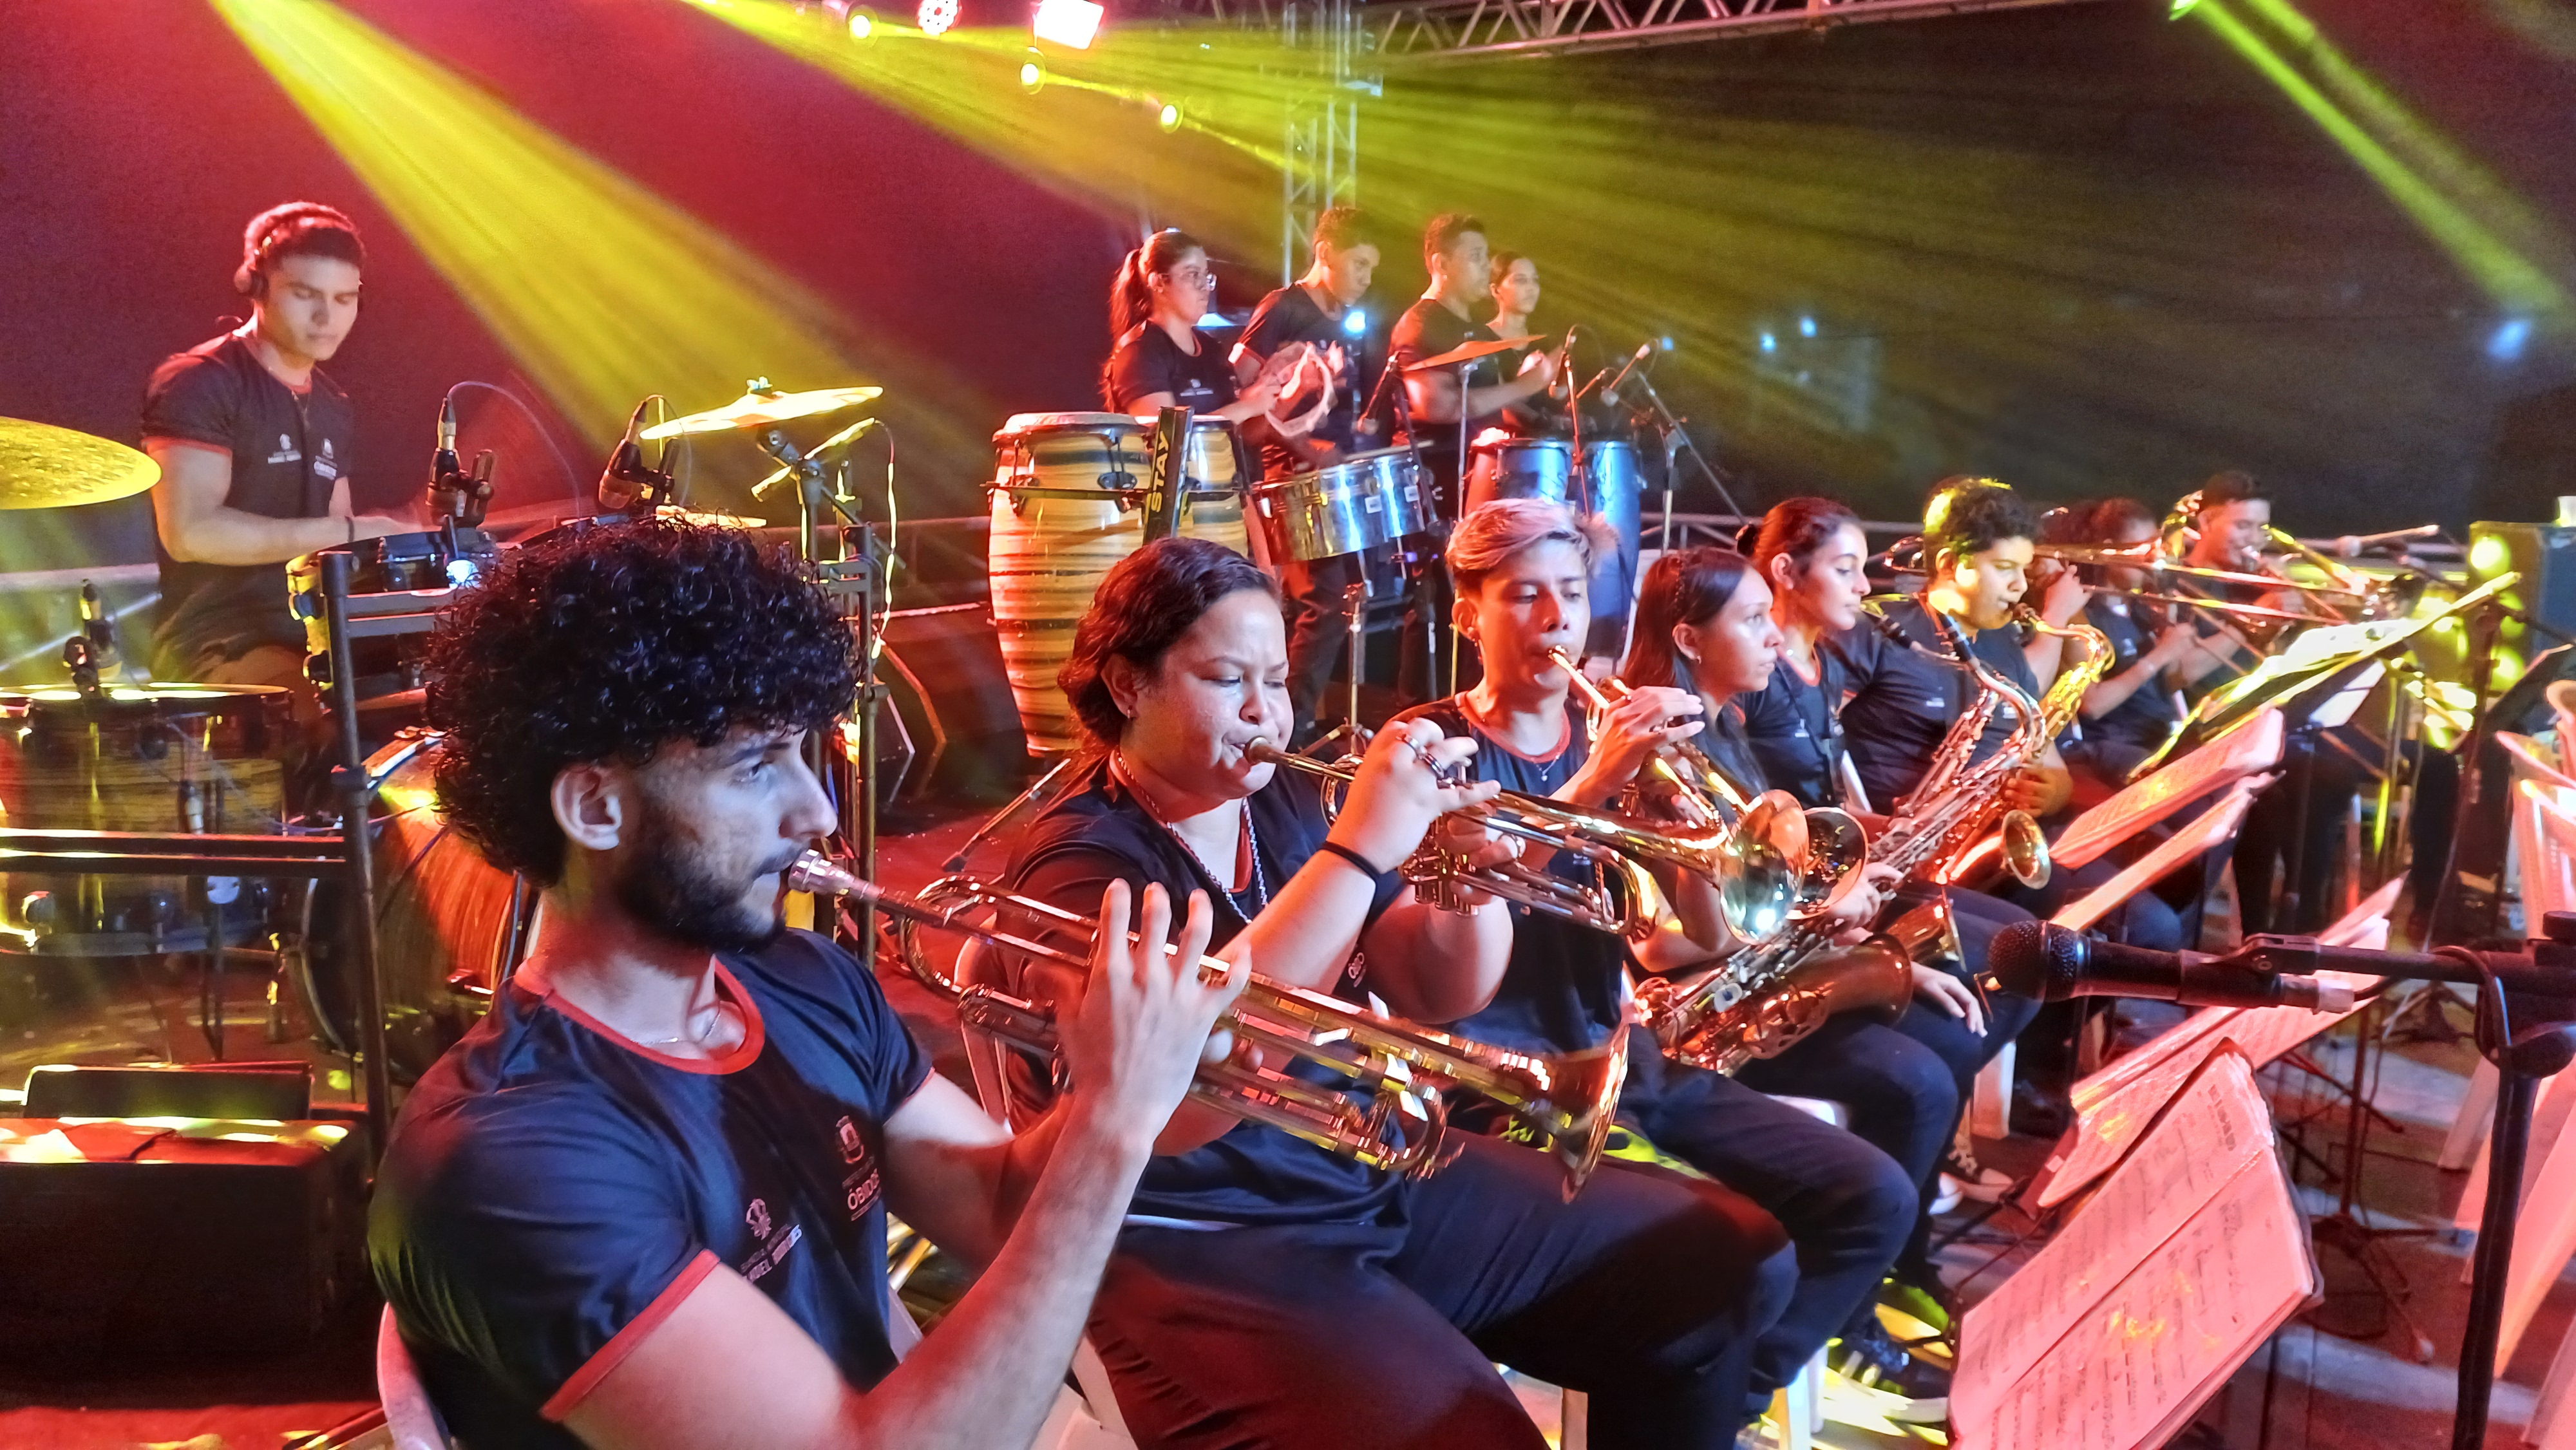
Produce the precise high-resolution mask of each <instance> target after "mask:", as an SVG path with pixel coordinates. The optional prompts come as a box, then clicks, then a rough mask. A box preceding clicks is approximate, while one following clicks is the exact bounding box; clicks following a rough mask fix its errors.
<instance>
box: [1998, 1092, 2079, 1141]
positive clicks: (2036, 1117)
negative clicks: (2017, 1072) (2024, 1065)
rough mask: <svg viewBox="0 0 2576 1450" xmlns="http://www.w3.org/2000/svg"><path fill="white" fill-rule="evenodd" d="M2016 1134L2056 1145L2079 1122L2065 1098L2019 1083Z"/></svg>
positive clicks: (2014, 1102)
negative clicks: (2075, 1122)
mask: <svg viewBox="0 0 2576 1450" xmlns="http://www.w3.org/2000/svg"><path fill="white" fill-rule="evenodd" d="M2011 1120H2012V1130H2013V1131H2014V1132H2016V1133H2021V1134H2024V1135H2026V1136H2029V1137H2033V1138H2045V1139H2047V1140H2049V1141H2050V1142H2052V1143H2053V1142H2055V1141H2057V1140H2058V1139H2059V1138H2062V1137H2064V1136H2066V1130H2067V1128H2068V1127H2069V1126H2070V1125H2072V1124H2073V1123H2074V1121H2075V1113H2074V1109H2073V1108H2072V1107H2071V1106H2070V1105H2069V1104H2068V1103H2067V1101H2066V1100H2065V1098H2064V1097H2062V1096H2060V1095H2056V1094H2051V1093H2044V1092H2041V1091H2040V1090H2039V1089H2037V1088H2034V1087H2032V1086H2031V1085H2030V1084H2029V1083H2028V1082H2016V1083H2014V1084H2013V1090H2012V1114H2011Z"/></svg>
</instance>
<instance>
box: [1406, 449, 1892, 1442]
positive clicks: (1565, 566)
mask: <svg viewBox="0 0 2576 1450" xmlns="http://www.w3.org/2000/svg"><path fill="white" fill-rule="evenodd" d="M1601 547H1606V543H1605V542H1604V541H1601V540H1597V539H1595V538H1594V537H1593V536H1592V535H1591V534H1590V533H1588V532H1587V531H1586V529H1585V527H1584V526H1583V525H1581V524H1579V523H1577V522H1576V520H1575V519H1574V517H1573V516H1572V515H1571V514H1570V513H1568V512H1567V511H1566V510H1565V508H1564V507H1563V506H1562V505H1559V504H1555V503H1550V502H1547V501H1544V500H1540V499H1499V500H1494V501H1492V502H1488V503H1486V504H1483V505H1481V506H1480V507H1478V508H1477V509H1475V510H1474V511H1473V512H1472V513H1470V514H1469V515H1468V516H1467V518H1466V520H1465V521H1464V522H1462V523H1461V524H1460V525H1459V527H1458V530H1457V532H1456V533H1454V534H1453V535H1452V536H1451V538H1450V541H1449V555H1448V562H1449V571H1450V576H1451V578H1452V580H1453V581H1454V583H1455V584H1456V586H1457V594H1458V623H1459V628H1460V630H1461V631H1462V632H1463V633H1464V634H1465V636H1466V638H1467V639H1468V640H1470V641H1471V642H1473V644H1474V645H1475V647H1476V650H1477V652H1478V654H1479V655H1480V656H1481V657H1482V659H1483V661H1484V678H1483V680H1482V681H1481V682H1480V683H1479V684H1477V686H1476V687H1475V688H1474V689H1472V690H1470V691H1468V692H1466V693H1464V694H1461V695H1457V696H1454V697H1452V698H1450V699H1447V700H1442V701H1437V702H1435V703H1433V704H1430V705H1426V706H1423V707H1421V708H1420V709H1418V710H1416V711H1413V712H1411V713H1410V714H1408V715H1407V716H1405V717H1402V719H1403V722H1404V725H1405V727H1406V728H1416V729H1418V728H1421V727H1422V725H1423V724H1424V723H1425V722H1428V723H1430V724H1434V725H1437V726H1438V727H1439V728H1440V730H1441V732H1442V735H1443V736H1444V738H1446V737H1449V736H1454V735H1464V736H1467V737H1468V738H1470V739H1473V740H1474V741H1475V742H1476V751H1475V754H1474V755H1473V756H1472V757H1471V761H1472V764H1473V766H1474V768H1475V770H1476V772H1477V774H1478V775H1479V776H1481V777H1482V778H1484V779H1486V780H1490V781H1500V782H1502V783H1503V784H1504V785H1505V786H1507V787H1508V788H1510V789H1512V790H1514V791H1518V792H1522V793H1525V794H1530V795H1543V796H1553V797H1555V798H1557V799H1559V800H1563V801H1568V802H1571V803H1573V804H1576V805H1581V806H1602V805H1606V804H1608V803H1610V802H1611V801H1613V800H1615V799H1617V798H1618V797H1620V796H1621V795H1622V794H1623V793H1625V792H1626V791H1627V790H1628V788H1629V786H1630V784H1631V783H1632V782H1633V781H1635V780H1636V779H1637V777H1638V775H1639V773H1640V771H1641V770H1642V769H1643V768H1644V767H1645V765H1646V763H1647V762H1648V761H1649V760H1651V759H1653V758H1655V755H1656V752H1657V751H1658V750H1660V749H1662V748H1663V747H1665V746H1667V745H1669V744H1671V743H1673V742H1675V741H1678V740H1682V739H1685V738H1688V737H1689V736H1691V735H1693V734H1695V733H1696V732H1697V731H1698V729H1699V716H1700V714H1701V709H1702V707H1701V703H1700V701H1699V699H1698V698H1697V697H1696V696H1694V695H1692V694H1690V693H1689V692H1687V691H1683V690H1675V689H1669V688H1649V689H1639V690H1637V691H1635V692H1633V693H1631V694H1630V695H1628V696H1627V697H1626V698H1625V699H1623V700H1621V701H1619V702H1618V703H1617V704H1616V705H1614V706H1613V707H1612V708H1610V709H1609V710H1608V711H1606V712H1605V714H1604V716H1603V718H1602V719H1601V720H1600V721H1599V722H1598V724H1597V726H1596V727H1594V729H1596V730H1597V734H1596V733H1593V731H1592V730H1587V726H1586V722H1585V720H1584V716H1583V710H1582V708H1581V706H1580V703H1579V702H1578V701H1577V700H1575V699H1574V698H1573V696H1572V695H1571V694H1570V693H1569V691H1570V689H1571V685H1572V680H1571V677H1570V675H1569V673H1568V671H1567V670H1566V669H1565V667H1564V666H1563V665H1562V664H1561V663H1560V662H1559V661H1558V660H1557V659H1556V658H1555V652H1557V651H1565V650H1573V649H1577V648H1580V647H1581V644H1582V642H1583V639H1584V635H1585V632H1586V630H1587V628H1588V627H1589V625H1590V622H1591V607H1590V601H1589V600H1588V599H1587V598H1586V588H1587V585H1588V583H1589V581H1590V579H1591V577H1592V560H1593V555H1594V551H1595V550H1596V549H1597V548H1601ZM1559 869H1564V870H1573V869H1576V868H1575V867H1573V866H1571V865H1570V864H1567V865H1560V867H1559ZM1702 889H1704V888H1702V887H1700V886H1699V885H1697V884H1696V883H1686V882H1683V881H1679V880H1677V881H1676V882H1675V883H1674V890H1675V891H1676V893H1677V894H1678V895H1680V896H1681V897H1683V898H1684V905H1685V906H1686V907H1687V906H1689V905H1690V904H1691V903H1690V902H1689V900H1688V898H1689V897H1691V896H1692V895H1694V894H1696V893H1697V892H1698V891H1700V890H1702ZM1688 914H1690V915H1692V916H1694V917H1696V918H1700V919H1703V920H1706V919H1713V918H1714V916H1715V913H1714V912H1713V911H1705V912H1703V911H1698V910H1692V911H1690V912H1689V913H1688ZM1512 925H1513V934H1512V947H1511V961H1510V964H1509V966H1508V967H1507V969H1506V970H1505V971H1504V973H1503V977H1502V983H1501V987H1500V990H1499V991H1498V992H1497V993H1496V994H1495V997H1494V1001H1493V1003H1492V1005H1491V1006H1488V1007H1486V1008H1485V1009H1484V1010H1483V1011H1481V1012H1478V1013H1475V1014H1474V1015H1472V1016H1469V1017H1467V1018H1466V1019H1465V1020H1464V1021H1462V1022H1460V1023H1459V1024H1458V1026H1457V1030H1458V1031H1460V1032H1461V1033H1463V1034H1465V1035H1466V1036H1469V1037H1472V1038H1476V1039H1477V1040H1479V1041H1487V1042H1495V1043H1500V1044H1503V1045H1507V1046H1520V1047H1524V1048H1527V1049H1530V1050H1533V1051H1546V1052H1563V1051H1569V1050H1575V1049H1580V1048H1586V1047H1592V1046H1596V1045H1598V1044H1601V1043H1604V1042H1611V1041H1616V1040H1619V1039H1620V1037H1621V1035H1622V1034H1626V1037H1627V1041H1628V1042H1629V1043H1630V1045H1631V1050H1630V1076H1629V1088H1628V1093H1627V1095H1626V1096H1625V1097H1624V1098H1623V1099H1622V1104H1621V1106H1622V1112H1621V1122H1622V1124H1623V1125H1626V1126H1629V1127H1631V1129H1632V1130H1633V1132H1634V1133H1635V1134H1636V1135H1637V1136H1638V1137H1640V1138H1642V1139H1651V1140H1652V1145H1653V1146H1652V1147H1647V1146H1645V1145H1644V1144H1643V1143H1642V1142H1640V1143H1638V1144H1637V1145H1635V1146H1636V1150H1637V1151H1640V1152H1643V1153H1646V1154H1652V1153H1653V1152H1654V1151H1655V1149H1660V1150H1662V1151H1663V1152H1665V1153H1669V1154H1671V1155H1673V1157H1675V1158H1677V1159H1679V1160H1681V1161H1682V1162H1683V1163H1686V1164H1688V1165H1689V1166H1690V1167H1691V1168H1693V1169H1696V1170H1698V1171H1699V1172H1701V1173H1704V1174H1706V1175H1707V1176H1709V1177H1710V1178H1713V1179H1714V1180H1716V1182H1717V1183H1719V1184H1723V1185H1725V1186H1726V1187H1727V1188H1729V1189H1732V1190H1734V1191H1735V1192H1736V1193H1740V1194H1743V1195H1745V1196H1746V1197H1749V1198H1751V1199H1752V1200H1754V1201H1755V1202H1757V1203H1760V1204H1761V1205H1762V1206H1763V1207H1764V1208H1766V1209H1768V1210H1769V1211H1770V1212H1771V1214H1772V1215H1773V1216H1774V1217H1776V1218H1778V1219H1779V1220H1780V1222H1781V1225H1782V1226H1783V1227H1785V1228H1786V1229H1787V1230H1788V1232H1789V1236H1790V1237H1791V1239H1793V1240H1794V1241H1795V1243H1796V1245H1797V1282H1796V1290H1795V1293H1794V1294H1793V1296H1792V1297H1791V1298H1790V1300H1789V1303H1788V1306H1787V1309H1786V1311H1785V1312H1783V1313H1782V1314H1781V1315H1780V1317H1779V1319H1778V1321H1777V1322H1776V1323H1774V1324H1773V1325H1771V1326H1770V1328H1769V1330H1768V1332H1767V1333H1765V1334H1763V1335H1762V1337H1761V1339H1760V1341H1759V1342H1758V1343H1757V1344H1756V1346H1755V1349H1754V1359H1753V1372H1752V1383H1751V1389H1752V1396H1751V1397H1750V1398H1749V1399H1748V1401H1747V1402H1746V1405H1745V1406H1744V1412H1745V1413H1747V1414H1751V1413H1757V1412H1758V1410H1759V1407H1760V1405H1761V1403H1762V1402H1764V1401H1767V1400H1768V1398H1769V1396H1770V1392H1771V1391H1772V1390H1773V1389H1775V1388H1777V1387H1779V1386H1780V1385H1783V1384H1785V1383H1786V1382H1787V1381H1788V1379H1789V1378H1790V1377H1792V1376H1793V1375H1795V1374H1796V1372H1797V1370H1798V1367H1799V1366H1800V1365H1802V1364H1804V1363H1805V1362H1806V1361H1807V1360H1808V1359H1809V1358H1811V1357H1812V1356H1813V1355H1814V1354H1815V1353H1816V1351H1817V1350H1819V1349H1821V1348H1823V1347H1824V1345H1825V1342H1826V1340H1827V1339H1828V1338H1829V1337H1830V1336H1831V1335H1833V1334H1834V1333H1835V1331H1837V1330H1838V1329H1840V1328H1841V1327H1842V1325H1843V1324H1844V1322H1845V1321H1846V1320H1848V1319H1849V1318H1851V1317H1852V1314H1853V1311H1854V1310H1855V1309H1856V1308H1857V1307H1858V1306H1859V1305H1860V1304H1862V1303H1863V1302H1864V1301H1865V1300H1867V1298H1868V1297H1869V1295H1870V1292H1871V1291H1872V1290H1873V1289H1874V1288H1875V1287H1876V1286H1877V1284H1878V1282H1879V1278H1880V1276H1881V1275H1882V1274H1884V1273H1885V1272H1886V1269H1887V1266H1888V1264H1889V1262H1890V1261H1891V1260H1892V1259H1894V1257H1895V1255H1896V1251H1897V1249H1898V1247H1899V1246H1900V1245H1901V1244H1902V1242H1903V1240H1904V1237H1905V1233H1906V1230H1907V1228H1908V1226H1909V1225H1910V1224H1911V1223H1912V1221H1913V1218H1914V1213H1915V1208H1916V1193H1915V1186H1914V1183H1913V1181H1912V1179H1911V1178H1910V1177H1909V1176H1908V1175H1907V1174H1906V1173H1905V1171H1904V1170H1903V1169H1902V1168H1900V1167H1899V1166H1898V1165H1897V1164H1896V1163H1895V1162H1893V1161H1892V1160H1890V1159H1889V1158H1888V1156H1887V1155H1886V1154H1884V1153H1882V1152H1880V1151H1879V1150H1878V1149H1876V1148H1874V1147H1872V1146H1870V1145H1869V1144H1867V1143H1865V1142H1862V1141H1861V1140H1860V1139H1858V1138H1856V1137H1854V1136H1852V1135H1851V1134H1849V1133H1846V1132H1844V1131H1842V1130H1841V1129H1839V1128H1835V1127H1832V1126H1830V1125H1827V1124H1825V1123H1822V1122H1819V1121H1817V1120H1816V1119H1815V1118H1812V1117H1810V1116H1808V1115H1807V1114H1805V1113H1803V1112H1800V1111H1798V1110H1796V1109H1794V1108H1791V1107H1788V1106H1787V1105H1785V1104H1782V1103H1779V1102H1776V1101H1774V1100H1772V1099H1770V1098H1768V1097H1765V1096H1763V1095H1762V1094H1761V1093H1759V1092H1756V1091H1754V1090H1753V1089H1751V1088H1749V1087H1746V1086H1743V1085H1742V1084H1739V1083H1737V1082H1735V1081H1734V1080H1732V1079H1730V1078H1726V1077H1722V1076H1719V1075H1718V1074H1716V1073H1712V1072H1704V1071H1700V1070H1698V1069H1695V1068H1689V1067H1683V1066H1679V1065H1676V1064H1671V1063H1668V1062H1667V1061H1666V1060H1665V1058H1664V1057H1663V1054H1662V1052H1661V1051H1660V1049H1658V1048H1657V1046H1656V1044H1655V1041H1654V1039H1653V1038H1652V1037H1651V1036H1649V1035H1647V1034H1645V1033H1643V1032H1642V1031H1638V1032H1630V1031H1629V1029H1628V1027H1627V1002H1626V987H1627V952H1626V948H1625V944H1624V943H1623V942H1622V941H1621V939H1620V938H1619V937H1617V936H1614V935H1611V934H1609V933H1605V932H1601V931H1595V930H1591V929H1588V928H1586V927H1582V926H1578V925H1575V924H1573V923H1571V922H1567V921H1564V920H1561V919H1559V918H1557V917H1554V916H1549V915H1545V914H1541V913H1534V912H1527V911H1518V910H1516V911H1515V912H1514V913H1513V923H1512ZM1682 939H1683V934H1682V933H1681V932H1680V931H1679V930H1678V929H1676V928H1674V927H1673V926H1671V925H1670V924H1669V923H1667V925H1666V926H1665V928H1664V929H1663V930H1659V931H1657V932H1656V933H1655V934H1654V935H1653V936H1652V937H1651V938H1649V939H1648V941H1647V942H1646V944H1645V945H1644V946H1642V947H1641V948H1640V950H1641V952H1643V953H1644V954H1645V955H1646V956H1647V957H1648V958H1649V959H1650V960H1656V959H1660V957H1661V954H1663V953H1665V952H1667V951H1670V950H1671V949H1672V947H1671V944H1672V943H1675V942H1679V941H1681V940H1682ZM1614 1151H1616V1150H1614Z"/></svg>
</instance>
